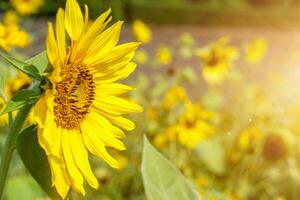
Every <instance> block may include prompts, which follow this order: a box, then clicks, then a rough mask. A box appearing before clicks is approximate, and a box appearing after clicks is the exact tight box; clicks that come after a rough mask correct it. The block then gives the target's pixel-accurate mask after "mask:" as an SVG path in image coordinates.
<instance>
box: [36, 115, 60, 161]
mask: <svg viewBox="0 0 300 200" xmlns="http://www.w3.org/2000/svg"><path fill="white" fill-rule="evenodd" d="M38 137H39V142H40V145H41V146H42V147H43V149H44V150H45V152H46V154H47V155H48V156H49V155H51V156H54V157H56V158H57V159H61V133H60V131H59V129H58V128H57V126H56V124H55V121H54V115H53V114H52V113H51V112H50V111H49V110H48V111H47V114H46V120H45V124H44V127H43V129H39V130H38Z"/></svg>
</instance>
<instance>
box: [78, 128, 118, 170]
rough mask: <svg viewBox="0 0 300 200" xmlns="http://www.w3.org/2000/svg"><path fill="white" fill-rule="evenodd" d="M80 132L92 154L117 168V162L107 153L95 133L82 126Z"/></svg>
mask: <svg viewBox="0 0 300 200" xmlns="http://www.w3.org/2000/svg"><path fill="white" fill-rule="evenodd" d="M81 132H82V137H83V141H84V144H85V146H86V147H87V148H88V150H89V151H90V152H91V153H92V154H94V155H96V156H98V157H99V158H102V159H103V160H104V161H105V162H107V163H108V164H109V165H110V166H111V167H113V168H119V163H118V162H117V161H116V160H115V159H114V158H113V157H111V155H109V153H108V152H107V150H106V149H105V146H104V144H103V142H102V141H101V140H99V138H97V137H96V136H95V135H94V134H95V133H93V132H90V128H89V127H86V126H82V127H81Z"/></svg>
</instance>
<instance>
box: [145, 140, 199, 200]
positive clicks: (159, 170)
mask: <svg viewBox="0 0 300 200" xmlns="http://www.w3.org/2000/svg"><path fill="white" fill-rule="evenodd" d="M142 175H143V181H144V186H145V190H146V194H147V197H148V199H149V200H157V199H160V200H171V199H172V200H183V199H186V200H192V199H195V200H196V199H199V197H198V195H197V192H196V190H195V189H194V188H193V186H192V185H191V184H190V183H189V182H188V181H187V180H186V179H185V177H184V176H183V175H182V174H181V173H180V172H179V171H178V170H177V169H176V168H175V167H174V166H173V165H172V164H171V163H170V162H169V161H168V160H166V159H165V158H164V157H163V156H162V155H161V154H160V153H159V152H158V151H157V150H156V149H155V148H154V147H153V146H152V145H151V144H150V143H149V141H148V140H147V138H146V137H145V139H144V151H143V162H142Z"/></svg>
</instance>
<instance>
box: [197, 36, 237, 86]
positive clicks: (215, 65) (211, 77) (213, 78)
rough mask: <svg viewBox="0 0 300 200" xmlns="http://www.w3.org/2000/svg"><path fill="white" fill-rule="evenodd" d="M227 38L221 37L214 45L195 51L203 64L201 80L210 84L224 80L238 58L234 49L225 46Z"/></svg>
mask: <svg viewBox="0 0 300 200" xmlns="http://www.w3.org/2000/svg"><path fill="white" fill-rule="evenodd" d="M228 42H229V38H227V37H223V38H221V39H219V40H218V41H216V42H215V43H213V44H211V45H208V46H206V47H204V48H202V49H199V50H198V51H197V55H198V56H199V57H200V59H201V61H202V63H203V70H202V74H203V78H204V79H205V80H206V81H207V82H208V83H212V84H216V83H220V82H222V81H223V80H224V78H225V77H226V75H227V74H228V71H229V69H230V67H231V66H232V63H233V61H234V60H236V59H237V57H238V51H237V49H236V48H235V47H233V46H229V45H227V44H228Z"/></svg>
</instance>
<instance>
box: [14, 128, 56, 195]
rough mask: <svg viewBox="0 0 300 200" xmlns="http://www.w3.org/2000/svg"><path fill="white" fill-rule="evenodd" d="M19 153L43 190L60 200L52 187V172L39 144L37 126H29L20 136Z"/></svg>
mask: <svg viewBox="0 0 300 200" xmlns="http://www.w3.org/2000/svg"><path fill="white" fill-rule="evenodd" d="M17 151H18V154H19V156H20V158H21V160H22V161H23V163H24V165H25V167H26V168H27V169H28V171H29V172H30V174H31V175H32V177H33V178H34V179H35V180H36V181H37V182H38V184H39V185H40V186H41V187H42V188H43V190H44V191H45V192H46V193H47V194H48V195H49V196H50V197H51V198H53V199H57V198H59V195H58V194H57V192H56V190H55V188H53V187H52V183H51V171H50V166H49V163H48V159H47V156H46V153H45V151H44V150H43V149H42V148H41V147H40V145H39V143H38V138H37V127H36V125H31V126H29V127H28V128H26V129H25V130H23V131H22V132H21V133H20V134H19V136H18V139H17ZM59 199H60V198H59Z"/></svg>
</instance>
